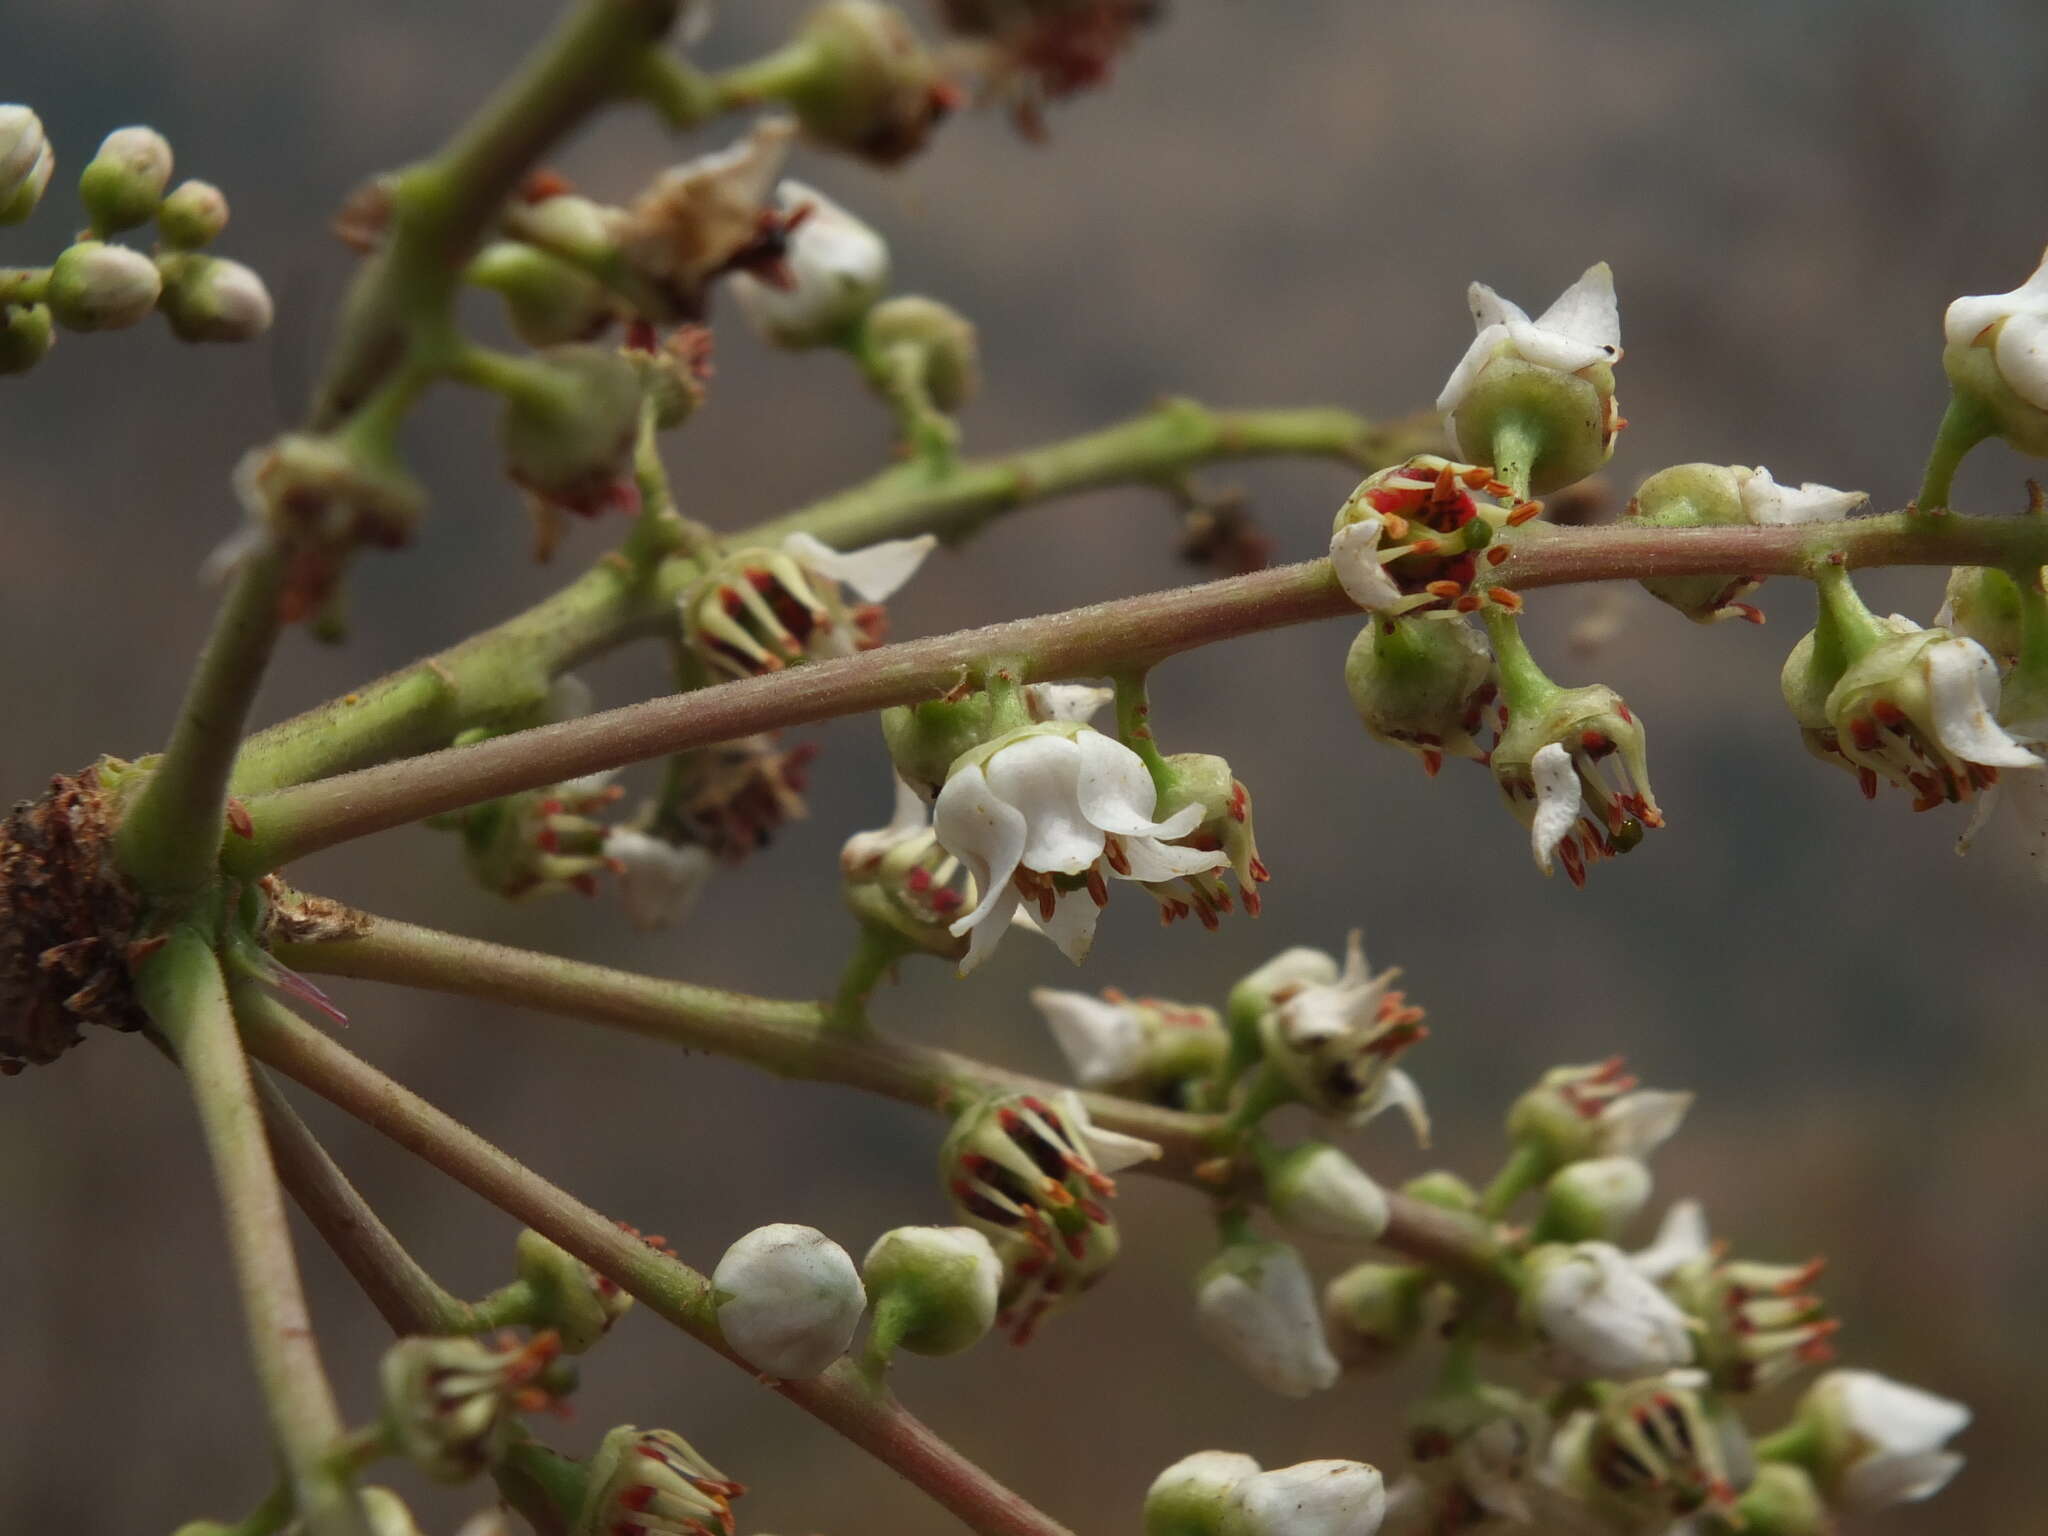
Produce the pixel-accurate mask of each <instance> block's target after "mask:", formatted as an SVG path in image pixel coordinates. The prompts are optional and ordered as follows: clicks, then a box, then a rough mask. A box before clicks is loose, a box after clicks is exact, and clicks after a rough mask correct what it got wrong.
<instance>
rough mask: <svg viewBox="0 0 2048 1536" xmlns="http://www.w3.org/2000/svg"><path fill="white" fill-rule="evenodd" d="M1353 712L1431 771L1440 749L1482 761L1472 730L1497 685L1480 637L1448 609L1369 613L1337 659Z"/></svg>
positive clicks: (1442, 753)
mask: <svg viewBox="0 0 2048 1536" xmlns="http://www.w3.org/2000/svg"><path fill="white" fill-rule="evenodd" d="M1344 686H1345V688H1346V689H1348V690H1349V691H1350V694H1351V703H1352V705H1353V706H1354V707H1355V708H1356V709H1357V710H1358V718H1359V719H1360V720H1362V721H1363V722H1364V723H1365V728H1366V730H1368V731H1370V732H1371V733H1372V734H1373V735H1374V736H1376V737H1378V738H1379V739H1380V740H1381V741H1389V742H1392V743H1393V744H1394V745H1395V746H1397V747H1405V748H1407V749H1408V750H1409V751H1410V752H1413V753H1415V754H1417V755H1418V756H1419V757H1421V759H1422V766H1423V768H1424V769H1425V770H1427V771H1428V772H1429V773H1430V774H1432V775H1434V774H1435V773H1436V771H1437V769H1438V768H1439V767H1441V766H1442V765H1443V760H1444V759H1445V758H1446V757H1469V758H1473V759H1475V760H1477V761H1481V762H1483V761H1485V759H1486V749H1485V748H1484V747H1482V746H1481V745H1480V744H1479V741H1478V737H1477V734H1476V733H1477V732H1478V731H1479V729H1480V727H1481V724H1482V722H1483V720H1484V718H1485V712H1486V706H1487V705H1488V704H1490V703H1492V702H1493V699H1494V695H1495V693H1496V692H1497V691H1498V690H1497V688H1496V686H1495V683H1494V680H1493V652H1492V651H1491V650H1489V649H1488V647H1487V644H1486V640H1485V637H1484V636H1482V635H1481V634H1480V633H1479V632H1478V631H1477V630H1476V629H1474V628H1473V627H1472V626H1471V625H1469V624H1467V623H1465V622H1464V620H1463V619H1462V618H1461V617H1460V616H1458V615H1457V614H1455V613H1448V612H1447V613H1439V614H1432V615H1429V616H1426V617H1421V618H1412V619H1392V618H1375V619H1374V620H1373V621H1372V622H1371V623H1369V624H1367V625H1366V626H1365V628H1364V629H1361V630H1360V631H1359V632H1358V638H1357V639H1356V640H1354V641H1352V642H1351V652H1350V654H1349V655H1348V656H1346V657H1345V659H1344Z"/></svg>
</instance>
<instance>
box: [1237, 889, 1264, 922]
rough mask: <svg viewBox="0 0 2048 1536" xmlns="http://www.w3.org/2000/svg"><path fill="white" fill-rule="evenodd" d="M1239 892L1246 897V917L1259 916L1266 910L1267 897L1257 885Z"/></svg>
mask: <svg viewBox="0 0 2048 1536" xmlns="http://www.w3.org/2000/svg"><path fill="white" fill-rule="evenodd" d="M1239 894H1240V895H1241V896H1242V897H1243V898H1244V915H1245V916H1246V917H1257V916H1258V915H1259V914H1260V913H1261V912H1263V911H1264V910H1265V908H1266V898H1265V897H1263V896H1261V895H1260V894H1259V893H1258V890H1257V888H1256V887H1254V888H1253V889H1251V890H1248V891H1242V892H1240V893H1239Z"/></svg>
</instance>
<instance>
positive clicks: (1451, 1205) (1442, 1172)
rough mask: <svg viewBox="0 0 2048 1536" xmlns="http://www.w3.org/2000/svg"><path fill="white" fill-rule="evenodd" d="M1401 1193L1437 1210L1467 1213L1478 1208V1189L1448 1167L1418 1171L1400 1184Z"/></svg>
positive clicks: (1473, 1211)
mask: <svg viewBox="0 0 2048 1536" xmlns="http://www.w3.org/2000/svg"><path fill="white" fill-rule="evenodd" d="M1401 1193H1402V1194H1404V1195H1406V1196H1407V1197H1408V1198H1409V1199H1410V1200H1420V1201H1421V1202H1422V1203H1423V1204H1424V1205H1433V1206H1435V1207H1436V1208H1437V1209H1438V1210H1443V1211H1464V1212H1466V1213H1467V1214H1474V1213H1476V1212H1477V1211H1478V1210H1479V1191H1478V1190H1476V1189H1474V1188H1473V1187H1472V1186H1471V1185H1470V1184H1469V1183H1467V1182H1466V1181H1465V1180H1464V1179H1462V1178H1460V1177H1459V1176H1458V1175H1457V1174H1455V1173H1453V1172H1451V1170H1450V1169H1448V1168H1432V1169H1431V1170H1430V1171H1429V1172H1428V1173H1418V1174H1417V1175H1416V1176H1415V1177H1414V1178H1412V1179H1410V1180H1409V1181H1408V1182H1407V1183H1406V1184H1403V1185H1402V1186H1401Z"/></svg>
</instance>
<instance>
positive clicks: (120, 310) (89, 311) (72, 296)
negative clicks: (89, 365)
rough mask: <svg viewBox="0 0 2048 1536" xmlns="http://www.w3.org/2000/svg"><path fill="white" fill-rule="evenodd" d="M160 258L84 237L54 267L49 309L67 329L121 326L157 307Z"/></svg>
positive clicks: (48, 294) (117, 328)
mask: <svg viewBox="0 0 2048 1536" xmlns="http://www.w3.org/2000/svg"><path fill="white" fill-rule="evenodd" d="M162 292H163V279H162V277H161V276H160V275H159V274H158V272H157V270H156V263H155V262H153V261H151V260H150V259H149V258H148V257H147V256H145V255H143V254H142V253H141V252H140V251H131V250H129V249H128V248H127V247H126V246H123V245H105V244H102V243H101V242H100V241H98V240H81V241H79V242H78V244H76V245H74V246H72V247H70V248H69V249H68V250H66V251H65V252H64V253H63V255H61V256H59V257H58V258H57V260H56V263H55V265H53V266H52V267H51V268H50V282H49V287H48V289H47V291H46V297H47V298H48V300H49V305H50V313H51V315H52V316H54V317H55V319H56V321H57V323H58V324H59V325H61V326H63V327H64V328H65V329H66V330H67V331H117V330H120V329H122V328H123V327H124V326H130V325H134V324H136V323H137V322H138V321H140V320H141V319H143V317H144V316H146V315H147V314H148V313H149V312H150V311H151V310H152V309H154V308H156V301H157V297H158V295H159V294H161V293H162Z"/></svg>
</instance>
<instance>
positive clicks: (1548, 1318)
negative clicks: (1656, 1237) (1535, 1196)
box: [1522, 1243, 1693, 1381]
mask: <svg viewBox="0 0 2048 1536" xmlns="http://www.w3.org/2000/svg"><path fill="white" fill-rule="evenodd" d="M1522 1315H1523V1319H1524V1321H1525V1322H1527V1323H1528V1324H1529V1325H1530V1326H1531V1327H1533V1328H1534V1329H1535V1330H1536V1333H1537V1335H1538V1339H1539V1343H1540V1352H1541V1355H1542V1359H1543V1364H1544V1368H1545V1369H1546V1370H1548V1371H1549V1372H1550V1373H1551V1374H1552V1375H1554V1376H1556V1377H1557V1378H1558V1379H1560V1380H1562V1381H1634V1380H1636V1379H1637V1378H1639V1377H1644V1376H1658V1375H1662V1374H1663V1373H1664V1372H1666V1371H1668V1370H1671V1369H1673V1368H1674V1367H1677V1366H1681V1365H1685V1364H1687V1363H1688V1362H1689V1361H1691V1359H1692V1353H1693V1348H1692V1335H1691V1332H1690V1331H1689V1327H1688V1323H1687V1319H1686V1316H1685V1314H1684V1313H1683V1312H1682V1311H1680V1310H1679V1308H1678V1306H1677V1304H1676V1303H1674V1302H1673V1301H1672V1300H1671V1298H1670V1297H1669V1296H1666V1295H1665V1294H1664V1292H1663V1291H1661V1290H1659V1289H1658V1288H1657V1286H1656V1285H1655V1283H1654V1282H1652V1281H1650V1280H1649V1279H1647V1278H1645V1277H1644V1276H1643V1275H1642V1274H1641V1273H1640V1272H1638V1271H1637V1270H1636V1268H1635V1267H1634V1266H1633V1265H1632V1264H1630V1263H1629V1261H1628V1259H1627V1257H1626V1256H1624V1255H1623V1254H1622V1252H1621V1250H1620V1249H1618V1248H1616V1247H1614V1245H1613V1244H1611V1243H1577V1244H1574V1245H1573V1246H1571V1247H1564V1246H1553V1247H1545V1248H1539V1249H1537V1250H1536V1251H1535V1252H1534V1253H1533V1254H1531V1255H1530V1256H1529V1264H1528V1271H1527V1278H1526V1279H1525V1280H1524V1282H1523V1286H1522Z"/></svg>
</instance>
